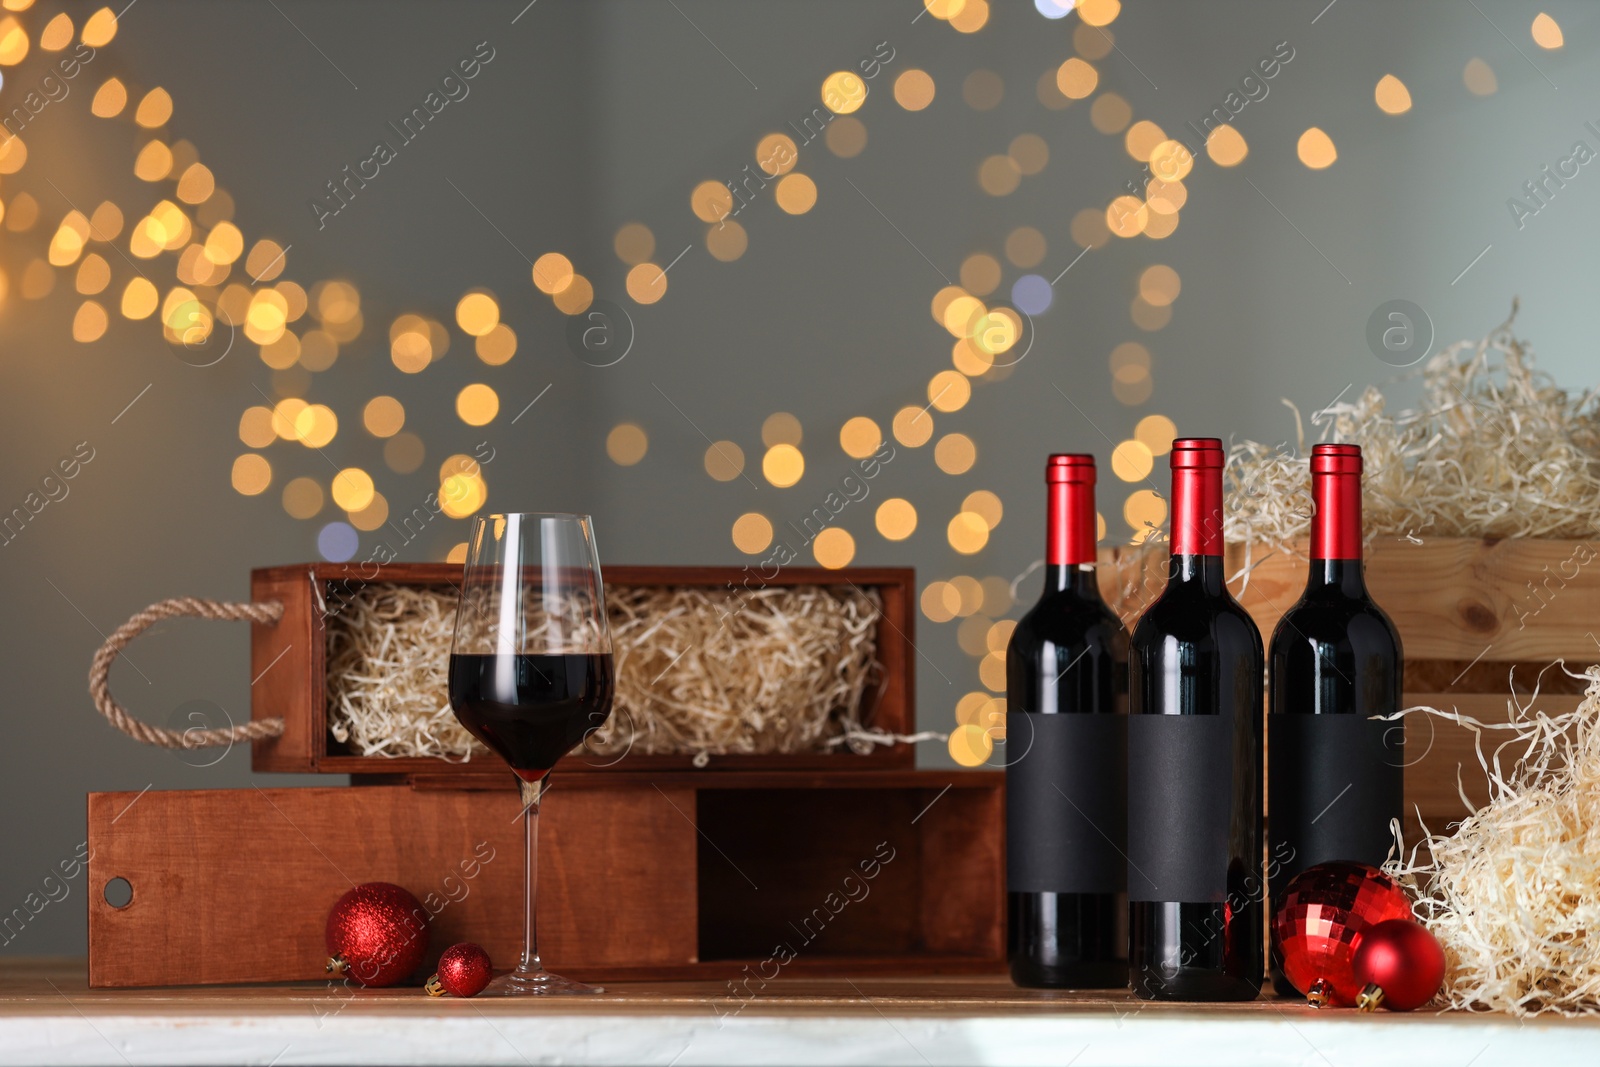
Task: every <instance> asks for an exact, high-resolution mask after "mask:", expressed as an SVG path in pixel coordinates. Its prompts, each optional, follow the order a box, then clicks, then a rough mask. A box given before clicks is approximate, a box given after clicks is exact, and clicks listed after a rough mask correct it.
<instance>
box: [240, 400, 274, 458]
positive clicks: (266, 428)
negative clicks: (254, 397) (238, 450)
mask: <svg viewBox="0 0 1600 1067" xmlns="http://www.w3.org/2000/svg"><path fill="white" fill-rule="evenodd" d="M277 439H278V435H277V433H276V432H274V431H273V429H272V409H271V408H266V407H262V406H261V405H259V404H257V405H256V406H254V407H248V408H245V409H244V414H242V415H240V416H239V440H241V441H243V442H244V443H245V444H247V445H249V446H250V447H251V448H266V447H267V446H268V445H270V444H272V442H274V441H276V440H277Z"/></svg>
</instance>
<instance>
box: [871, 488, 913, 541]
mask: <svg viewBox="0 0 1600 1067" xmlns="http://www.w3.org/2000/svg"><path fill="white" fill-rule="evenodd" d="M873 521H874V522H875V523H876V524H877V527H878V533H880V534H882V535H883V536H884V537H885V538H887V539H888V540H890V541H904V540H905V539H906V538H908V537H910V536H911V535H912V534H913V533H915V532H916V529H917V509H916V508H915V507H914V506H912V503H911V501H909V500H906V499H904V498H903V497H898V496H892V497H890V498H889V499H888V500H885V501H884V502H883V503H881V504H879V505H878V510H877V513H876V514H875V515H874V517H873Z"/></svg>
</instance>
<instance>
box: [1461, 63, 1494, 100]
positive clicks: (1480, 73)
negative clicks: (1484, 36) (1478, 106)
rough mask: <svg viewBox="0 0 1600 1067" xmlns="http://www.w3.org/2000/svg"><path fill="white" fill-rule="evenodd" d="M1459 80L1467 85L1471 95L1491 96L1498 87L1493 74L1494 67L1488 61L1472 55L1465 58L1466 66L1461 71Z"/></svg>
mask: <svg viewBox="0 0 1600 1067" xmlns="http://www.w3.org/2000/svg"><path fill="white" fill-rule="evenodd" d="M1461 81H1462V83H1463V84H1464V85H1466V87H1467V92H1469V93H1471V94H1472V95H1473V96H1492V95H1494V92H1495V90H1496V89H1498V88H1500V81H1499V79H1497V78H1496V77H1495V76H1494V68H1493V67H1491V66H1489V64H1488V62H1487V61H1485V60H1483V59H1480V58H1479V57H1477V56H1473V57H1472V58H1471V59H1469V60H1467V65H1466V67H1465V68H1464V69H1463V70H1462V71H1461Z"/></svg>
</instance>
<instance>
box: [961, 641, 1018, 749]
mask: <svg viewBox="0 0 1600 1067" xmlns="http://www.w3.org/2000/svg"><path fill="white" fill-rule="evenodd" d="M978 681H980V682H982V683H983V684H984V685H985V686H986V687H988V688H989V689H992V690H994V691H995V692H996V693H1003V692H1005V689H1006V654H1005V653H1004V652H990V653H989V654H988V655H986V656H984V657H983V660H982V661H981V662H980V663H979V664H978ZM956 729H957V730H975V729H977V727H975V726H958V727H956Z"/></svg>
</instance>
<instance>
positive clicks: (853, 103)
mask: <svg viewBox="0 0 1600 1067" xmlns="http://www.w3.org/2000/svg"><path fill="white" fill-rule="evenodd" d="M866 99H867V83H866V82H864V81H862V80H861V77H860V76H859V75H857V74H856V73H855V72H854V71H848V70H838V71H834V72H833V73H832V74H830V75H828V76H827V77H826V78H824V79H823V80H822V103H823V106H825V107H826V108H827V109H828V110H829V111H832V112H833V113H834V114H835V115H848V114H850V113H851V112H852V111H856V110H857V109H859V108H860V107H861V105H862V104H863V103H865V102H866ZM707 221H711V220H707Z"/></svg>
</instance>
